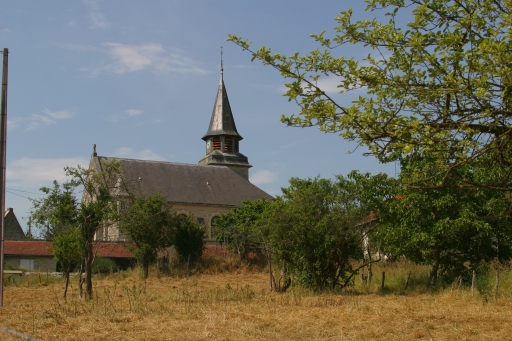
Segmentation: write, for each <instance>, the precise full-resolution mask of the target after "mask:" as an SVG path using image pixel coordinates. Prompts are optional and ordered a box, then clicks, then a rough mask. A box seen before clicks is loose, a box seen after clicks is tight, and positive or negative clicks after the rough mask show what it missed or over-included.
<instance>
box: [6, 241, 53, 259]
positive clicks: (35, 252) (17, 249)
mask: <svg viewBox="0 0 512 341" xmlns="http://www.w3.org/2000/svg"><path fill="white" fill-rule="evenodd" d="M4 255H16V256H52V257H53V248H52V242H49V241H46V240H4Z"/></svg>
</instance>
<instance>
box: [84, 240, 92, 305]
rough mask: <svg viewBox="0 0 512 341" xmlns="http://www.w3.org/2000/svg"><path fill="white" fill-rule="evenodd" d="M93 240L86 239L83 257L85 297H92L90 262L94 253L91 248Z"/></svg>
mask: <svg viewBox="0 0 512 341" xmlns="http://www.w3.org/2000/svg"><path fill="white" fill-rule="evenodd" d="M92 246H93V241H92V238H90V239H89V240H88V241H87V247H86V252H87V258H86V259H85V298H86V299H91V298H92V262H93V261H94V254H93V252H92V251H93V250H92Z"/></svg>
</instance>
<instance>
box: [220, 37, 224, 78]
mask: <svg viewBox="0 0 512 341" xmlns="http://www.w3.org/2000/svg"><path fill="white" fill-rule="evenodd" d="M222 49H223V47H222V46H221V47H220V84H222V83H224V63H223V60H222V54H223V52H222Z"/></svg>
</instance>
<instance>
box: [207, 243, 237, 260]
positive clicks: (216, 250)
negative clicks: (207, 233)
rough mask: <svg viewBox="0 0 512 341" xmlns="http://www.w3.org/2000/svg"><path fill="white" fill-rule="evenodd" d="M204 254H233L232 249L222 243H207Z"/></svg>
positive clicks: (222, 255) (224, 255) (225, 255)
mask: <svg viewBox="0 0 512 341" xmlns="http://www.w3.org/2000/svg"><path fill="white" fill-rule="evenodd" d="M204 256H221V257H227V256H231V251H229V250H228V249H226V248H225V247H224V246H220V245H207V246H205V247H204V249H203V257H204Z"/></svg>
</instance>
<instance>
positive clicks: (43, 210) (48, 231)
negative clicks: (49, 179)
mask: <svg viewBox="0 0 512 341" xmlns="http://www.w3.org/2000/svg"><path fill="white" fill-rule="evenodd" d="M76 187H77V184H76V183H75V182H73V181H70V182H65V183H64V184H63V185H62V187H61V186H60V185H59V183H58V182H57V181H56V180H55V181H53V188H49V187H41V189H40V190H41V192H43V193H44V194H46V197H45V198H43V199H31V200H32V205H33V209H32V210H31V212H30V214H31V219H32V221H33V222H34V225H35V226H36V227H37V228H39V229H40V230H41V233H42V237H43V238H44V239H46V240H52V239H53V238H55V237H56V236H57V234H58V233H59V232H60V231H61V230H65V229H67V228H69V227H70V226H76V220H77V207H78V206H79V203H78V200H77V198H76V196H75V194H74V193H73V192H74V190H75V189H76Z"/></svg>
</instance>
